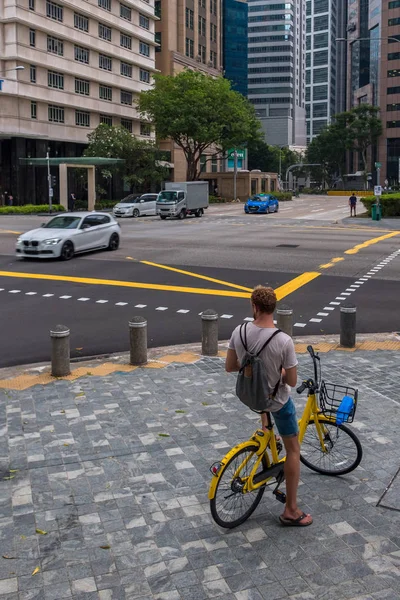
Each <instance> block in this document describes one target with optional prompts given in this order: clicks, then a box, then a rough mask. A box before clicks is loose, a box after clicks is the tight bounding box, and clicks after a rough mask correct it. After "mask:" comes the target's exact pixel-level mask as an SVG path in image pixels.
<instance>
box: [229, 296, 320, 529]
mask: <svg viewBox="0 0 400 600" xmlns="http://www.w3.org/2000/svg"><path fill="white" fill-rule="evenodd" d="M276 302H277V298H276V294H275V292H274V290H273V289H272V288H270V287H263V286H261V285H259V286H257V287H256V288H255V290H254V291H253V293H252V295H251V307H252V311H253V317H254V321H253V322H249V323H246V324H245V325H243V326H241V325H239V326H238V327H236V329H235V330H234V332H233V333H232V336H231V339H230V342H229V349H228V353H227V357H226V363H225V369H226V371H227V372H228V373H231V372H236V371H239V370H240V369H241V368H242V361H243V360H244V358H245V356H246V355H247V353H248V352H249V353H251V354H253V355H254V354H257V353H259V357H260V358H261V360H262V362H263V364H264V367H265V370H266V374H267V376H268V383H269V387H270V389H273V392H272V393H271V395H270V397H269V398H266V399H265V404H266V406H267V405H268V409H266V410H268V411H269V412H271V413H272V414H273V417H274V421H275V424H276V426H277V428H278V431H279V433H280V435H281V437H282V441H283V443H284V446H285V450H286V461H285V467H284V469H285V479H286V506H285V510H284V511H283V513H282V515H281V516H280V518H279V520H280V522H281V524H282V525H289V526H292V527H306V526H307V525H311V523H312V522H313V519H312V517H311V515H309V514H306V513H304V512H303V511H302V510H300V509H299V508H298V506H297V488H298V485H299V479H300V444H299V440H298V433H299V429H298V422H297V417H296V408H295V405H294V402H293V400H292V399H291V397H290V387H289V386H295V385H296V383H297V358H296V352H295V349H294V344H293V340H292V338H291V337H290V336H288V335H287V334H286V333H284V332H283V331H280V330H279V329H277V328H276V327H275V325H274V311H275V308H276ZM241 328H244V329H245V330H244V332H243V333H242V329H241ZM243 334H244V337H243ZM246 369H248V367H247V366H245V367H244V376H245V377H251V373H250V374H246ZM250 369H251V367H250ZM271 386H275V387H274V388H273V387H271ZM261 423H262V426H263V429H264V430H266V428H267V424H268V421H267V415H266V414H265V413H263V414H262V415H261Z"/></svg>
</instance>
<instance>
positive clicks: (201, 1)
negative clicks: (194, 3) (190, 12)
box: [199, 0, 206, 8]
mask: <svg viewBox="0 0 400 600" xmlns="http://www.w3.org/2000/svg"><path fill="white" fill-rule="evenodd" d="M205 7H206V0H199V8H205Z"/></svg>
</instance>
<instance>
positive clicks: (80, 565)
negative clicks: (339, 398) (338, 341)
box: [0, 350, 400, 600]
mask: <svg viewBox="0 0 400 600" xmlns="http://www.w3.org/2000/svg"><path fill="white" fill-rule="evenodd" d="M322 360H323V366H324V371H325V378H326V379H327V380H329V381H332V382H336V383H340V382H343V381H346V382H348V383H349V384H350V385H351V384H353V385H357V386H358V387H359V388H360V402H359V408H358V411H357V415H356V421H355V423H354V427H355V428H356V429H357V432H358V434H359V435H360V438H361V440H362V443H363V448H364V459H363V462H362V464H361V466H360V467H359V468H358V469H357V470H356V471H355V472H353V473H352V474H350V475H347V476H345V477H342V478H326V477H323V476H320V475H317V474H314V473H312V472H310V471H308V470H307V469H306V468H305V467H302V481H301V486H300V488H299V496H300V503H301V507H302V508H303V509H304V510H306V511H310V512H311V513H312V514H313V516H314V519H315V523H314V524H313V526H311V527H309V528H306V529H304V530H301V531H299V530H296V529H284V528H282V527H280V526H279V523H278V519H277V518H278V515H279V513H280V512H281V511H282V505H280V504H279V503H278V502H276V501H275V500H274V499H273V498H272V495H271V494H270V493H268V492H266V494H265V495H264V498H263V500H262V502H261V504H260V506H259V507H258V509H257V511H256V512H255V513H254V515H253V516H252V517H251V518H250V519H249V520H248V521H247V522H246V523H245V524H244V525H242V526H241V527H239V528H237V529H235V530H233V531H228V530H221V529H219V528H218V527H217V526H216V525H215V524H214V523H213V521H212V520H211V517H210V513H209V507H208V500H207V489H208V484H209V481H210V473H209V470H208V469H209V466H210V464H211V463H212V462H213V461H214V460H217V459H219V458H221V457H222V456H223V455H224V454H225V452H226V451H227V450H228V449H229V447H230V446H232V445H233V444H234V443H237V442H238V441H239V440H243V439H245V438H246V437H247V436H249V435H250V434H251V433H252V431H253V430H254V429H255V419H256V417H255V416H254V415H253V414H252V413H250V412H249V413H247V412H245V410H244V409H243V408H242V407H241V405H240V403H239V401H238V400H236V399H235V396H234V395H233V389H234V376H233V375H227V374H225V373H224V371H223V361H222V359H220V358H216V359H206V358H204V359H202V360H200V361H198V362H196V363H195V364H191V365H188V364H178V363H172V364H170V365H168V366H166V367H165V368H164V369H161V370H155V369H138V370H135V371H132V372H128V373H112V374H109V375H107V376H104V377H97V376H87V377H83V378H81V379H77V380H75V381H63V380H58V381H55V382H54V383H51V384H48V385H46V386H44V385H37V386H35V387H32V388H30V389H26V390H24V391H13V390H0V477H1V479H2V480H1V481H0V549H1V552H0V555H3V557H2V558H0V600H39V599H40V600H60V599H63V598H73V599H75V600H84V599H85V600H94V599H96V600H131V599H141V600H150V599H157V600H203V599H208V598H219V599H220V600H262V599H265V600H275V599H280V598H282V599H287V598H290V599H292V600H313V599H323V600H338V599H342V598H347V599H352V600H356V599H357V600H372V599H382V600H383V599H385V600H395V599H396V600H398V599H399V598H400V527H399V525H400V512H396V511H393V510H388V509H386V508H382V507H376V503H377V501H378V499H379V497H380V496H381V495H382V493H383V492H384V490H385V488H386V486H387V484H388V483H389V481H390V479H391V477H392V476H393V475H394V474H395V473H396V472H397V469H398V467H399V450H398V444H397V440H398V432H397V428H398V423H399V414H400V399H399V393H398V389H399V387H398V381H397V375H396V373H397V367H398V362H399V354H398V352H395V351H370V352H367V351H360V350H358V351H357V352H355V353H351V354H347V353H344V352H334V351H332V352H330V353H329V354H327V355H323V356H322ZM299 362H300V368H299V372H300V376H302V377H305V376H307V375H308V374H310V366H311V363H310V360H309V358H308V357H307V356H306V355H301V356H299ZM295 400H296V403H297V405H298V406H299V408H301V407H302V406H303V404H304V400H305V399H303V398H300V399H299V398H295ZM398 487H399V486H397V488H396V486H393V487H392V488H391V490H390V494H391V495H390V498H389V499H390V502H391V503H392V505H393V506H394V507H396V506H397V508H399V509H400V490H398ZM36 529H39V530H42V531H44V532H47V534H46V535H42V534H40V533H37V532H36ZM4 557H8V558H4ZM37 567H39V568H40V570H39V571H38V572H37V573H36V574H35V575H32V573H33V572H34V571H35V570H36V569H37Z"/></svg>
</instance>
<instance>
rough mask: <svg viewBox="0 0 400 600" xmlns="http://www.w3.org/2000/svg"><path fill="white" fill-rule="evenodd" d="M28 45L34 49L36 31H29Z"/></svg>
mask: <svg viewBox="0 0 400 600" xmlns="http://www.w3.org/2000/svg"><path fill="white" fill-rule="evenodd" d="M29 45H30V46H31V47H32V48H34V47H35V46H36V30H35V29H30V30H29Z"/></svg>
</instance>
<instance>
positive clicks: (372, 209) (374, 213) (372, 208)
mask: <svg viewBox="0 0 400 600" xmlns="http://www.w3.org/2000/svg"><path fill="white" fill-rule="evenodd" d="M376 209H377V205H376V204H373V205H372V206H371V214H372V220H373V221H376V218H377V211H376Z"/></svg>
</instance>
